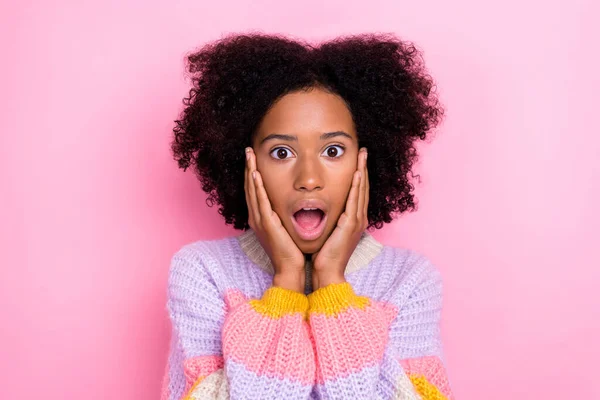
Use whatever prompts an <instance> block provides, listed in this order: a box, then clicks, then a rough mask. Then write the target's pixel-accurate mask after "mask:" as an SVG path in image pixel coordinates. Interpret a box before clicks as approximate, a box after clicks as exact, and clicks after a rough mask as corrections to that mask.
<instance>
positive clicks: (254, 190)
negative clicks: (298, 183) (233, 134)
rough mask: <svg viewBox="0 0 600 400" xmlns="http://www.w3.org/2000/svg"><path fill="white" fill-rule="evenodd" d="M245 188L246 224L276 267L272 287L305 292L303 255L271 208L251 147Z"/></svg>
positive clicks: (247, 150)
mask: <svg viewBox="0 0 600 400" xmlns="http://www.w3.org/2000/svg"><path fill="white" fill-rule="evenodd" d="M244 191H245V192H246V204H247V205H248V224H249V225H250V228H252V230H253V231H254V232H255V233H256V236H257V237H258V240H259V242H260V244H261V245H262V247H263V248H264V249H265V251H266V252H267V254H268V256H269V258H270V259H271V263H272V264H273V268H274V269H275V274H274V276H273V286H279V287H283V288H284V289H289V290H295V291H297V292H304V283H305V280H306V275H305V272H304V254H302V252H301V251H300V249H299V248H298V246H296V243H294V241H293V239H292V237H291V236H290V234H289V233H288V232H287V231H286V230H285V228H284V226H283V225H282V223H281V219H280V218H279V216H278V215H277V213H276V212H275V211H273V209H272V208H271V202H270V201H269V198H268V196H267V192H266V191H265V187H264V185H263V181H262V177H261V175H260V172H258V171H257V170H256V157H255V155H254V151H253V150H252V148H250V147H248V148H246V170H245V179H244Z"/></svg>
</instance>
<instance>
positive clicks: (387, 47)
mask: <svg viewBox="0 0 600 400" xmlns="http://www.w3.org/2000/svg"><path fill="white" fill-rule="evenodd" d="M188 62H189V71H190V73H191V75H192V80H193V88H192V89H191V90H190V93H189V97H187V98H186V99H185V100H184V104H185V108H184V110H183V113H182V116H181V118H180V119H179V120H178V121H176V127H175V128H174V133H175V139H174V142H173V152H174V154H175V158H176V160H177V161H178V162H179V166H180V167H181V168H183V169H184V170H185V169H187V168H188V167H190V166H192V165H193V167H194V170H195V172H196V174H197V175H198V177H199V179H200V181H201V182H202V188H203V190H205V191H206V192H207V193H208V194H209V197H208V202H209V204H210V205H212V204H215V203H216V204H218V205H219V213H220V214H221V215H222V216H223V217H224V219H225V222H226V223H227V224H231V225H233V226H234V228H236V229H240V230H243V231H244V232H243V233H242V234H241V235H239V236H236V237H231V238H226V239H222V240H212V241H197V242H194V243H190V244H187V245H184V246H183V247H182V248H181V249H180V250H179V251H177V253H176V254H175V255H174V256H173V259H172V263H171V269H170V276H169V283H168V304H167V308H168V311H169V315H170V318H171V322H172V326H173V331H172V332H173V333H172V339H171V347H170V355H169V360H168V365H167V370H166V373H165V380H164V384H163V399H168V400H174V399H181V398H185V399H288V400H292V399H312V398H315V399H316V398H323V399H450V398H452V394H451V391H450V388H449V385H448V382H447V378H446V373H445V369H444V364H443V361H442V345H441V342H440V334H439V318H440V311H441V302H442V294H441V280H440V275H439V273H438V272H437V271H436V269H435V268H434V267H433V266H432V265H431V263H430V262H429V261H428V260H427V259H426V258H425V257H423V256H422V255H420V254H417V253H415V252H413V251H410V250H407V249H400V248H395V247H391V246H385V245H383V244H381V243H379V242H378V241H377V240H375V239H374V238H373V237H372V236H371V235H370V234H369V233H368V232H367V229H368V228H381V227H382V226H383V224H384V223H388V222H390V221H392V219H393V217H394V216H395V215H396V214H399V213H402V212H404V211H407V210H413V209H414V208H415V203H414V197H413V186H412V184H411V181H410V178H411V177H413V175H412V173H411V168H412V165H413V163H414V162H415V160H416V158H417V152H416V150H415V142H416V141H417V139H419V140H424V139H426V137H427V136H428V134H429V133H430V132H431V130H432V129H433V128H434V127H435V126H436V125H437V124H438V123H439V122H440V119H441V117H442V114H443V110H442V108H441V106H440V104H439V102H438V99H437V96H436V95H435V93H434V90H433V87H434V84H433V81H432V79H431V77H430V76H429V75H428V74H427V72H426V70H425V67H424V65H423V61H422V58H421V55H420V54H419V52H418V51H417V50H416V49H415V47H414V46H413V45H412V44H409V43H405V42H402V41H401V40H399V39H397V38H396V37H394V36H392V35H359V36H352V37H343V38H338V39H336V40H333V41H330V42H327V43H324V44H321V45H319V46H313V45H310V44H308V43H304V42H301V41H297V40H292V39H289V38H284V37H278V36H269V35H263V34H248V35H233V36H229V37H226V38H224V39H222V40H219V41H217V42H214V43H210V44H208V45H206V46H205V47H203V48H202V49H200V50H199V51H197V52H195V53H193V54H191V55H190V56H189V57H188Z"/></svg>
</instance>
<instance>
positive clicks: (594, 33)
mask: <svg viewBox="0 0 600 400" xmlns="http://www.w3.org/2000/svg"><path fill="white" fill-rule="evenodd" d="M11 3H12V4H8V2H3V3H2V6H1V9H0V30H1V31H0V45H1V49H2V61H1V62H0V79H1V81H0V87H1V88H2V94H3V96H2V100H0V101H1V102H2V104H1V107H0V112H1V118H0V133H1V137H0V140H1V142H0V167H1V169H0V173H1V178H2V180H1V182H2V183H1V190H2V196H1V200H0V201H1V206H0V213H1V214H0V221H1V222H0V243H2V245H1V246H2V247H1V257H2V259H1V262H2V264H1V265H2V269H1V276H0V278H1V279H0V305H1V309H0V313H1V315H2V324H1V327H0V381H1V384H0V398H2V399H31V398H34V397H36V396H42V397H43V398H45V399H50V400H55V399H56V400H58V399H76V398H85V399H88V400H92V399H106V398H111V399H126V398H145V399H157V398H158V393H159V388H160V382H161V379H162V373H163V370H164V366H165V363H166V355H167V341H168V337H169V323H168V320H167V314H166V310H165V306H164V304H165V293H166V279H167V272H168V266H169V260H170V257H171V256H172V254H173V253H174V252H175V251H176V250H177V249H178V248H179V247H180V246H182V245H183V244H185V243H188V242H191V241H195V240H199V239H207V238H220V237H225V236H229V235H233V234H237V232H234V231H233V230H231V229H228V228H225V226H224V224H223V223H222V222H221V219H220V217H219V216H218V215H217V213H216V209H209V208H207V207H206V205H205V204H204V199H205V196H204V194H203V192H201V190H200V187H199V184H198V183H197V182H196V181H195V178H194V176H193V174H192V173H191V172H189V171H188V173H182V172H181V171H180V170H178V169H177V167H176V164H175V162H174V161H172V160H171V156H170V153H169V142H170V135H171V128H172V126H173V120H174V119H175V118H176V117H177V114H178V112H179V111H180V109H181V107H182V104H181V99H182V98H183V96H184V95H185V94H186V93H187V82H186V81H185V80H184V77H183V72H184V68H183V57H184V54H185V52H187V51H189V50H191V49H193V48H195V47H197V46H199V45H200V44H202V43H203V42H205V41H207V40H213V39H216V38H218V37H220V35H221V34H222V33H227V32H232V31H233V32H239V31H247V30H250V29H259V30H262V31H264V32H269V33H273V32H280V33H281V32H282V33H288V34H291V35H295V36H299V37H303V38H308V39H314V40H318V39H326V38H331V37H334V36H336V35H339V34H343V33H356V32H365V31H381V32H388V31H390V32H396V33H397V34H399V35H401V36H402V37H404V38H406V39H409V40H414V41H415V42H416V43H417V44H418V45H419V46H420V47H421V48H422V49H423V50H424V51H425V58H426V61H427V63H428V65H429V67H430V71H431V73H432V74H433V75H434V76H435V78H436V79H437V81H438V83H439V87H440V93H441V96H442V100H443V102H444V103H445V104H446V106H447V109H448V114H447V115H448V116H447V118H446V121H445V123H444V125H443V126H442V127H441V129H440V131H439V133H438V135H437V138H436V139H435V140H434V141H433V142H432V143H431V144H428V145H426V146H424V147H423V156H422V158H421V160H422V162H421V164H420V165H419V166H418V171H419V172H420V173H421V176H422V178H423V183H422V184H421V185H419V186H418V192H417V194H418V196H419V199H420V210H419V212H417V213H415V214H411V215H407V216H404V217H402V218H401V219H400V220H398V221H396V222H394V223H393V224H391V225H389V226H386V227H385V229H383V230H381V231H377V232H375V233H374V235H375V236H376V237H377V238H378V239H379V240H381V241H382V242H384V243H387V244H392V245H397V246H408V247H412V248H414V249H416V250H419V251H422V252H424V253H425V254H427V255H428V256H429V257H430V258H431V259H432V260H433V261H434V262H435V263H436V264H437V265H438V266H439V269H440V270H441V271H442V273H443V276H444V280H445V308H444V313H443V320H442V330H443V338H444V342H445V348H446V357H447V366H448V369H449V375H450V379H451V382H452V386H453V388H454V391H455V393H456V395H457V398H458V399H487V400H494V399H507V398H511V399H512V398H519V399H526V398H527V399H529V398H535V399H538V398H545V399H565V398H570V399H571V398H587V399H591V398H600V386H599V385H598V377H597V371H598V367H597V366H598V359H599V357H600V346H599V345H598V337H600V295H599V294H598V288H597V286H598V284H599V283H600V272H599V270H600V268H599V267H600V261H598V256H597V254H596V252H597V251H598V249H599V248H600V241H599V230H600V213H599V212H598V211H597V207H598V205H599V204H600V167H599V162H598V158H599V156H600V138H599V130H598V123H597V116H598V110H597V105H598V98H597V96H598V92H599V91H598V89H599V88H600V85H599V78H598V71H599V70H600V60H599V57H598V51H597V49H598V47H597V39H598V38H599V37H600V29H599V28H598V23H597V16H598V11H599V10H598V6H596V5H595V4H594V2H593V0H589V1H584V0H581V1H573V0H571V1H567V0H563V1H541V0H535V1H529V2H523V1H521V0H505V1H502V2H495V4H491V3H490V2H482V1H479V0H455V1H414V2H401V1H399V0H394V1H383V0H380V1H377V0H375V1H368V2H362V1H361V2H347V1H327V2H321V1H308V0H305V1H303V2H295V3H291V2H282V1H259V2H254V1H252V2H251V1H247V2H242V1H237V2H231V1H217V2H211V3H210V4H208V3H207V2H204V1H191V0H185V1H172V2H166V1H165V2H161V1H138V2H134V1H127V2H119V1H96V2H86V3H87V4H86V5H82V3H83V2H78V1H69V2H68V1H54V2H51V3H50V2H42V1H23V2H11ZM596 4H597V3H596ZM592 38H595V39H592Z"/></svg>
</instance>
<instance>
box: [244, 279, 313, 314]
mask: <svg viewBox="0 0 600 400" xmlns="http://www.w3.org/2000/svg"><path fill="white" fill-rule="evenodd" d="M250 303H251V304H252V308H254V310H255V311H257V312H259V313H261V314H263V315H265V316H268V317H270V318H274V319H277V318H282V317H284V316H286V315H289V314H296V313H299V314H301V315H302V317H303V318H305V317H306V315H307V312H308V298H307V297H306V295H304V294H302V293H299V292H296V291H293V290H288V289H283V288H280V287H278V286H272V287H270V288H269V289H267V290H266V291H265V292H264V294H263V296H262V298H261V299H260V300H252V301H251V302H250Z"/></svg>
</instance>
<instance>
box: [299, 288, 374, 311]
mask: <svg viewBox="0 0 600 400" xmlns="http://www.w3.org/2000/svg"><path fill="white" fill-rule="evenodd" d="M308 302H309V305H310V308H309V310H308V312H309V313H319V314H325V315H327V316H335V315H338V314H340V313H342V312H344V311H345V310H346V309H348V307H354V308H358V309H361V310H364V309H365V308H366V307H367V306H368V305H369V304H370V303H371V300H369V298H367V297H363V296H357V295H356V294H355V293H354V290H353V289H352V286H351V285H350V284H349V283H348V282H344V283H332V284H330V285H327V286H325V287H322V288H319V289H317V290H316V291H314V292H313V293H311V294H309V295H308Z"/></svg>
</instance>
